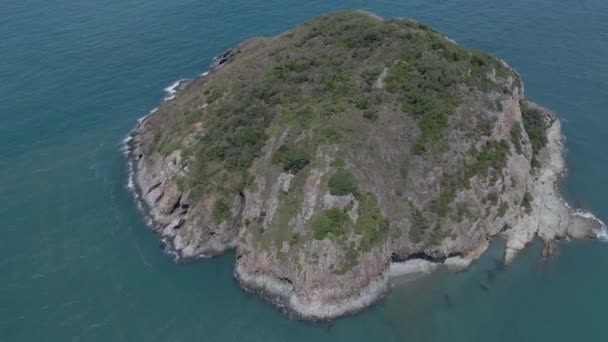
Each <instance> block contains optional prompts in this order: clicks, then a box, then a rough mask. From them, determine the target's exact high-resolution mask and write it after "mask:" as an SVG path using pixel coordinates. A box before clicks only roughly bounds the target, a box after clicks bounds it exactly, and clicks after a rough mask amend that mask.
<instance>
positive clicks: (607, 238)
mask: <svg viewBox="0 0 608 342" xmlns="http://www.w3.org/2000/svg"><path fill="white" fill-rule="evenodd" d="M572 215H574V216H579V217H582V218H586V219H588V220H593V221H595V222H597V223H598V224H599V225H600V227H599V228H598V229H597V231H596V232H595V235H596V236H597V239H598V240H600V241H604V242H608V227H606V224H605V223H604V222H603V221H602V220H600V219H599V218H597V217H596V216H595V215H593V214H592V213H590V212H588V211H585V210H581V209H576V210H574V213H573V214H572Z"/></svg>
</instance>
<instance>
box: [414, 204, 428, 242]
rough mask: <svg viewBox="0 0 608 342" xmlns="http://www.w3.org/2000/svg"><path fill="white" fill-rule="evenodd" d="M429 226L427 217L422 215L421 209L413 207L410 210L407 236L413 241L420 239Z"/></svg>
mask: <svg viewBox="0 0 608 342" xmlns="http://www.w3.org/2000/svg"><path fill="white" fill-rule="evenodd" d="M428 228H429V223H428V220H427V218H426V217H425V216H424V214H423V213H422V211H420V210H418V209H414V210H413V211H412V219H411V226H410V230H409V237H410V239H412V241H413V242H414V243H417V242H420V241H422V238H423V236H424V233H425V232H426V230H427V229H428Z"/></svg>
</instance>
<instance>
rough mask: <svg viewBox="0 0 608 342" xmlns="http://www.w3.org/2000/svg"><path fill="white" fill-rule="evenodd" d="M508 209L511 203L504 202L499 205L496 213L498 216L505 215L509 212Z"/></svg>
mask: <svg viewBox="0 0 608 342" xmlns="http://www.w3.org/2000/svg"><path fill="white" fill-rule="evenodd" d="M507 210H509V203H507V202H502V203H501V204H500V207H498V212H497V213H496V215H498V217H503V216H505V214H506V213H507Z"/></svg>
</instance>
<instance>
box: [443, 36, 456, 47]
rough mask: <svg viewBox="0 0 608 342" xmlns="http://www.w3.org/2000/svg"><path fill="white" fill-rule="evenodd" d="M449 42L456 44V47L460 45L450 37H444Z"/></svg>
mask: <svg viewBox="0 0 608 342" xmlns="http://www.w3.org/2000/svg"><path fill="white" fill-rule="evenodd" d="M443 37H444V38H445V39H446V40H447V41H448V42H450V43H452V44H454V45H458V43H456V41H455V40H454V39H452V38H450V37H448V36H443Z"/></svg>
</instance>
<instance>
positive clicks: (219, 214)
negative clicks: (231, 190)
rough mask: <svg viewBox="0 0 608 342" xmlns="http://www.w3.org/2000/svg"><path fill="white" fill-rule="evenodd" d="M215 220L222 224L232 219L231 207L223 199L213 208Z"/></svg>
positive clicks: (216, 202)
mask: <svg viewBox="0 0 608 342" xmlns="http://www.w3.org/2000/svg"><path fill="white" fill-rule="evenodd" d="M212 215H213V220H214V221H215V222H217V223H220V222H222V221H224V220H226V219H228V218H229V217H230V206H229V205H228V204H227V203H226V201H225V200H224V199H223V198H220V199H218V200H217V201H215V205H214V206H213V214H212Z"/></svg>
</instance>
